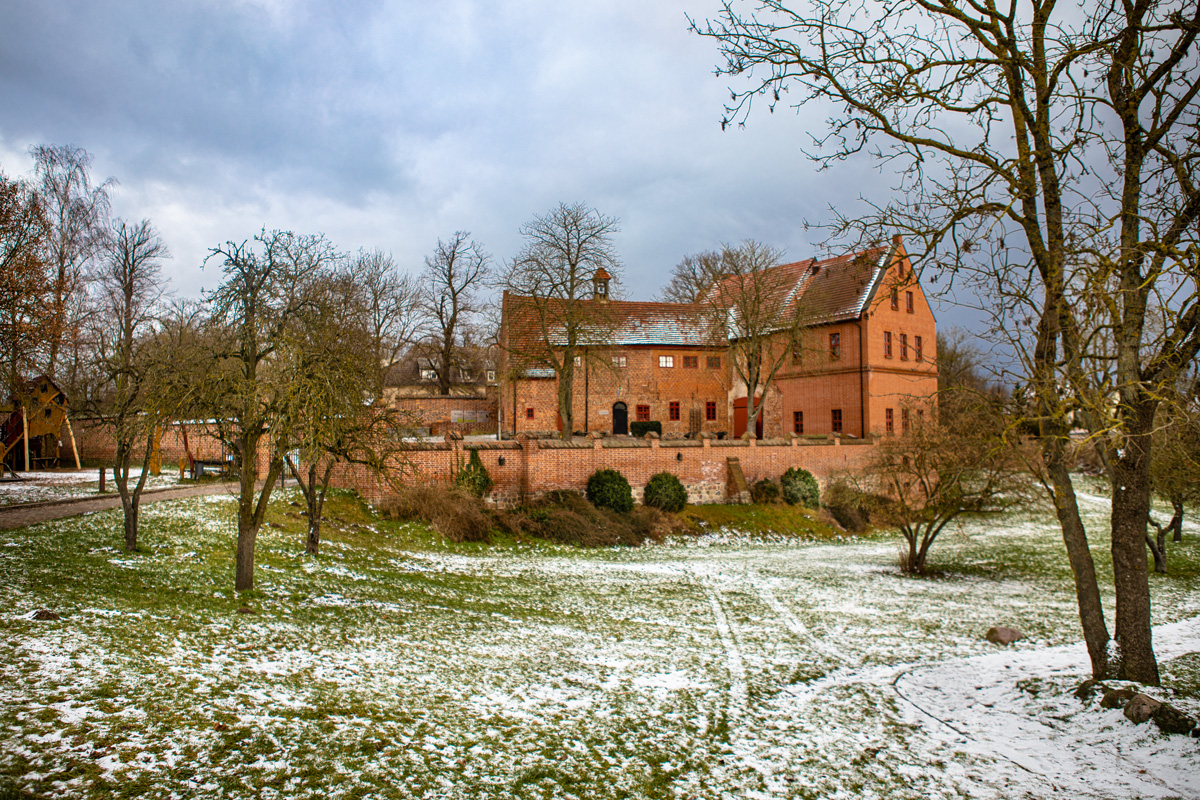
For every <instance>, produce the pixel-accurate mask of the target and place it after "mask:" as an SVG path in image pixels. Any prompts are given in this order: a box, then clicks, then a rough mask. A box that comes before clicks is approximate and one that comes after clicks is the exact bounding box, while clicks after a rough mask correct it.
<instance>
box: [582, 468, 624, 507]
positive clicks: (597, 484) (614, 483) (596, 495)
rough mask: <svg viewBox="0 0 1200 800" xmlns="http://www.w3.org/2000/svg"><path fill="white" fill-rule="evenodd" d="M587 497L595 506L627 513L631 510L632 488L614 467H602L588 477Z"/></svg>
mask: <svg viewBox="0 0 1200 800" xmlns="http://www.w3.org/2000/svg"><path fill="white" fill-rule="evenodd" d="M587 499H588V500H589V501H590V502H591V504H592V505H594V506H596V508H611V509H612V510H613V511H620V512H625V513H628V512H629V511H632V510H633V490H632V489H631V488H629V481H627V480H625V476H624V475H622V474H621V473H619V472H617V471H616V470H615V469H602V470H599V471H597V472H595V473H594V474H593V475H592V477H590V478H588V483H587Z"/></svg>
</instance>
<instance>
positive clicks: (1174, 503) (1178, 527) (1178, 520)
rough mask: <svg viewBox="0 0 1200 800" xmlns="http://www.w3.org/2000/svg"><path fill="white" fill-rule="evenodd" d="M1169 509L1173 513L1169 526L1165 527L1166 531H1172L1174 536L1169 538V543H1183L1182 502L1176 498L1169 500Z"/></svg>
mask: <svg viewBox="0 0 1200 800" xmlns="http://www.w3.org/2000/svg"><path fill="white" fill-rule="evenodd" d="M1171 508H1172V509H1174V511H1175V513H1174V514H1172V515H1171V524H1170V525H1168V526H1167V530H1169V531H1174V532H1175V535H1174V536H1172V537H1171V541H1174V542H1182V541H1183V500H1182V499H1180V498H1177V497H1172V498H1171Z"/></svg>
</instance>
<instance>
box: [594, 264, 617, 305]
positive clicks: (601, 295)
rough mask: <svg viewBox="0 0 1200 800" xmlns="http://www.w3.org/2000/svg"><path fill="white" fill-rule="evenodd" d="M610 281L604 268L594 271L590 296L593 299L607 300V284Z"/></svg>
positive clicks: (610, 276) (610, 278) (610, 277)
mask: <svg viewBox="0 0 1200 800" xmlns="http://www.w3.org/2000/svg"><path fill="white" fill-rule="evenodd" d="M610 280H612V275H609V274H608V272H607V271H606V270H605V269H604V267H600V268H599V269H598V270H596V274H595V275H593V276H592V296H593V298H594V299H596V300H607V299H608V282H609V281H610Z"/></svg>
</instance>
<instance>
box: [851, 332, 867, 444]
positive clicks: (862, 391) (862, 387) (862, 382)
mask: <svg viewBox="0 0 1200 800" xmlns="http://www.w3.org/2000/svg"><path fill="white" fill-rule="evenodd" d="M854 324H855V325H857V326H858V430H859V435H860V438H862V439H863V440H866V438H867V398H866V376H865V375H864V374H863V373H864V372H865V371H866V370H865V368H864V364H863V326H862V317H859V318H858V319H856V320H855V321H854Z"/></svg>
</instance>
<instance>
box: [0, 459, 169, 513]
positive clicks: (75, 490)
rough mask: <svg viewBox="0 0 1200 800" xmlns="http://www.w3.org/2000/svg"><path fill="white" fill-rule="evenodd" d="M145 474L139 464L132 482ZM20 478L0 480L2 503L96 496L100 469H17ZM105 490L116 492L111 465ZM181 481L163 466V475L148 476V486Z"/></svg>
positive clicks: (131, 473) (1, 505) (132, 471)
mask: <svg viewBox="0 0 1200 800" xmlns="http://www.w3.org/2000/svg"><path fill="white" fill-rule="evenodd" d="M141 474H142V470H141V468H140V467H134V468H133V469H132V470H130V473H129V479H130V482H131V483H132V482H133V481H135V480H137V478H138V477H140V476H141ZM17 475H18V476H20V477H21V478H22V480H19V481H9V480H5V481H0V507H3V506H11V505H17V504H18V503H40V502H43V501H46V500H68V499H71V498H76V497H95V496H96V493H97V490H98V489H99V488H100V470H99V469H76V470H54V471H46V472H18V473H17ZM105 478H106V481H105V486H104V488H105V490H106V491H107V492H108V493H110V494H115V493H116V491H117V484H116V483H114V482H113V473H112V467H109V468H108V474H107V475H106V476H105ZM178 483H179V472H178V470H175V471H172V470H170V469H164V470H163V471H162V474H161V475H151V476H150V477H148V478H146V488H147V489H165V488H168V487H171V486H175V485H177V484H178Z"/></svg>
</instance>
